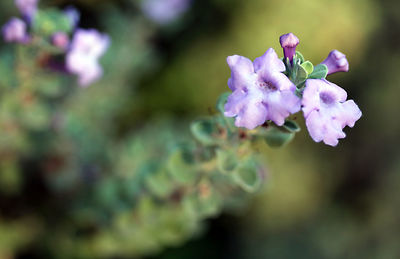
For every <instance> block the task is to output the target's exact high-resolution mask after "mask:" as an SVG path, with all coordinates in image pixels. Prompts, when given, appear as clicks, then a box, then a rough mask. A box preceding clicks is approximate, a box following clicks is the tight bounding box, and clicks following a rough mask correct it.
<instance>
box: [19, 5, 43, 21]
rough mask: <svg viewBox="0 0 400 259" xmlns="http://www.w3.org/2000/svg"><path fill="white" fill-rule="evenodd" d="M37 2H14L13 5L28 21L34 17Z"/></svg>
mask: <svg viewBox="0 0 400 259" xmlns="http://www.w3.org/2000/svg"><path fill="white" fill-rule="evenodd" d="M38 1H39V0H15V5H16V6H17V8H18V9H19V11H20V12H21V13H22V14H23V15H24V16H26V18H28V19H29V20H31V19H32V17H33V16H34V15H35V13H36V11H37V5H38Z"/></svg>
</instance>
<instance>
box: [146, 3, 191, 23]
mask: <svg viewBox="0 0 400 259" xmlns="http://www.w3.org/2000/svg"><path fill="white" fill-rule="evenodd" d="M191 3H192V0H143V1H142V5H141V7H142V11H143V13H144V14H145V15H146V16H147V17H148V18H149V19H151V20H152V21H154V22H156V23H158V24H168V23H170V22H172V21H174V20H176V19H177V18H178V17H179V16H181V15H182V14H183V13H184V12H185V11H186V10H187V9H188V8H189V7H190V5H191Z"/></svg>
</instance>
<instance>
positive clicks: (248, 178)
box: [233, 160, 262, 192]
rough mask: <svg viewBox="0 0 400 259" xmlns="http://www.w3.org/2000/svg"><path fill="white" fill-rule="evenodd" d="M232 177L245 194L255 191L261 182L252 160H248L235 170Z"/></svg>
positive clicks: (256, 167) (256, 166)
mask: <svg viewBox="0 0 400 259" xmlns="http://www.w3.org/2000/svg"><path fill="white" fill-rule="evenodd" d="M233 177H234V181H235V182H236V183H237V184H238V185H239V187H241V188H242V189H243V190H244V191H246V192H255V191H257V190H258V189H259V188H260V186H261V182H262V177H261V175H260V173H259V168H258V165H257V164H256V163H255V162H254V161H253V160H249V161H247V162H246V163H243V164H241V165H239V166H238V167H237V168H236V169H235V171H234V174H233Z"/></svg>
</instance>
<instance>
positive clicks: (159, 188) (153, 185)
mask: <svg viewBox="0 0 400 259" xmlns="http://www.w3.org/2000/svg"><path fill="white" fill-rule="evenodd" d="M145 184H146V187H147V188H148V189H149V190H150V191H151V192H152V193H153V194H154V195H155V196H157V197H160V198H164V197H166V196H168V195H169V194H170V193H171V192H172V190H173V188H174V184H173V182H172V181H171V179H170V178H169V176H168V174H167V172H166V171H164V170H160V171H158V172H156V173H154V174H152V175H149V176H147V177H146V180H145Z"/></svg>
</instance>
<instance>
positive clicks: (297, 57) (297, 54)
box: [295, 51, 304, 64]
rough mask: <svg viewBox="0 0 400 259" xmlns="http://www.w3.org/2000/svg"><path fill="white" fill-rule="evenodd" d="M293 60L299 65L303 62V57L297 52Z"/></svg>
mask: <svg viewBox="0 0 400 259" xmlns="http://www.w3.org/2000/svg"><path fill="white" fill-rule="evenodd" d="M295 58H296V59H297V60H299V61H300V64H301V63H303V62H304V56H303V55H302V54H301V53H300V52H299V51H296V56H295Z"/></svg>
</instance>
